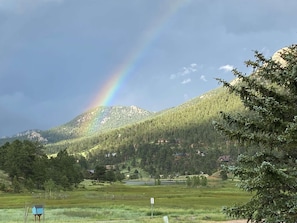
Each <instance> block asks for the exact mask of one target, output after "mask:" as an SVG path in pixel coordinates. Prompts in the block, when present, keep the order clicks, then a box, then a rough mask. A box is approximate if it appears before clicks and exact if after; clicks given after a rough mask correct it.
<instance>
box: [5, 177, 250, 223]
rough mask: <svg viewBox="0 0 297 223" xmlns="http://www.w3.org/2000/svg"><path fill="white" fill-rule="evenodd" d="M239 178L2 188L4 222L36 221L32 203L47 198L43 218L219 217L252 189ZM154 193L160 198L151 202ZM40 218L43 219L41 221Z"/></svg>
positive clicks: (171, 219) (186, 219)
mask: <svg viewBox="0 0 297 223" xmlns="http://www.w3.org/2000/svg"><path fill="white" fill-rule="evenodd" d="M235 184H236V182H234V181H231V180H228V181H221V180H218V179H212V180H211V179H210V180H209V181H208V185H207V186H206V187H196V188H189V187H187V186H186V185H185V184H184V183H181V182H175V183H173V184H172V185H162V182H161V185H158V186H155V185H153V186H148V185H139V186H133V185H125V184H120V183H115V184H96V185H94V184H92V182H91V181H84V182H83V183H82V184H81V185H80V187H79V188H78V189H75V190H73V191H60V192H52V193H51V195H50V196H49V194H45V193H44V192H43V191H35V192H30V193H29V192H28V193H22V194H11V193H1V194H0V200H1V202H0V216H1V218H0V222H5V223H16V222H34V216H33V214H32V209H31V208H32V206H33V205H34V204H42V205H43V206H44V214H43V215H42V216H41V220H40V222H48V223H54V222H55V223H57V222H113V223H116V222H152V223H156V222H164V219H163V218H164V217H165V216H167V217H168V219H169V222H170V223H172V222H214V221H225V220H229V219H227V218H226V216H225V215H224V214H222V212H221V209H222V207H223V206H228V205H232V204H234V203H242V202H245V201H247V200H248V199H249V198H250V195H249V194H247V193H245V192H243V191H241V190H239V189H238V188H237V187H236V186H235ZM151 198H154V204H153V205H152V204H151ZM37 222H38V221H37Z"/></svg>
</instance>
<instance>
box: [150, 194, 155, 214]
mask: <svg viewBox="0 0 297 223" xmlns="http://www.w3.org/2000/svg"><path fill="white" fill-rule="evenodd" d="M154 203H155V199H154V198H153V197H151V218H152V217H153V216H154Z"/></svg>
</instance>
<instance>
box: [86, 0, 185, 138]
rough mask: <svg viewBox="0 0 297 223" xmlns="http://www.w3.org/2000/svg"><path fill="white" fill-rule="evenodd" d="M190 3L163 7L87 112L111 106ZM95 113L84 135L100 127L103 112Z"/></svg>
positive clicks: (181, 1) (182, 0) (180, 0)
mask: <svg viewBox="0 0 297 223" xmlns="http://www.w3.org/2000/svg"><path fill="white" fill-rule="evenodd" d="M188 3H189V1H187V0H171V1H170V5H169V4H166V5H165V4H164V5H163V8H164V9H163V10H160V12H159V14H158V15H156V17H155V19H154V20H153V21H152V22H151V23H150V25H149V26H148V27H147V29H145V32H144V34H143V35H142V36H141V38H140V40H139V42H138V44H136V46H135V47H134V48H133V49H132V50H131V51H130V53H129V54H128V55H127V56H126V57H125V60H123V61H122V62H121V64H120V65H119V66H117V67H116V69H115V70H114V71H113V72H112V73H111V74H110V75H109V79H108V80H106V82H105V83H104V84H103V85H102V86H100V91H99V92H98V93H97V94H96V95H97V96H96V97H95V99H94V100H93V102H92V103H91V105H90V106H88V109H87V110H89V109H91V108H95V107H98V106H107V105H110V104H111V102H112V101H113V99H114V98H115V96H116V94H117V92H118V90H119V89H120V87H121V85H122V84H123V83H124V82H125V79H126V78H127V77H128V76H129V74H131V73H132V72H133V70H134V69H135V68H136V67H137V64H139V63H140V62H141V60H142V59H143V58H144V57H145V55H146V53H147V52H148V50H149V49H150V47H151V45H152V44H153V43H154V42H155V41H156V40H157V39H158V37H159V36H160V35H161V34H162V31H163V29H164V28H165V27H166V25H167V24H168V22H169V21H170V19H171V18H172V17H173V16H174V15H175V14H176V13H177V12H178V11H179V10H180V9H181V8H182V7H184V6H185V5H186V4H188ZM94 111H95V113H96V112H97V114H95V115H93V116H92V117H93V118H91V120H88V121H87V122H85V123H84V126H83V134H88V133H92V132H94V131H95V130H96V129H95V127H96V126H98V121H100V117H99V116H100V115H101V116H102V114H101V113H102V112H100V111H101V110H100V109H95V110H94ZM101 118H103V117H101Z"/></svg>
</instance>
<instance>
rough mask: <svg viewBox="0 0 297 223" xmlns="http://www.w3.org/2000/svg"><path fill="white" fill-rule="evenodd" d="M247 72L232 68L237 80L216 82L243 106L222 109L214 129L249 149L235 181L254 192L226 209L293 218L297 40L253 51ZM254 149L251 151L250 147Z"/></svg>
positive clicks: (241, 214) (256, 217) (259, 217)
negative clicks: (269, 51) (268, 53)
mask: <svg viewBox="0 0 297 223" xmlns="http://www.w3.org/2000/svg"><path fill="white" fill-rule="evenodd" d="M246 65H247V66H248V67H251V68H252V69H253V72H252V74H251V75H245V74H243V73H242V72H239V71H238V70H236V69H235V70H233V73H234V75H235V76H236V81H234V82H232V83H228V82H226V81H224V80H220V79H219V81H220V82H221V83H223V85H224V86H225V87H226V88H227V89H229V90H230V92H231V93H234V94H236V95H238V96H239V97H240V98H241V100H242V102H243V104H244V106H245V108H246V110H245V111H243V112H241V113H239V114H227V113H224V112H222V113H221V115H222V121H219V122H216V123H215V126H216V128H217V129H218V130H219V131H221V132H222V133H224V135H226V136H227V137H229V138H230V139H233V140H238V141H239V142H240V143H241V145H242V146H244V147H245V148H246V149H247V150H248V149H250V150H251V148H253V149H255V148H256V149H257V152H255V153H253V154H249V155H247V154H242V155H240V156H239V157H238V160H237V165H235V166H234V168H233V169H232V171H233V173H234V174H235V176H237V177H239V179H240V184H239V186H240V187H241V188H242V189H244V190H246V191H248V192H252V198H251V200H250V201H248V202H247V203H245V204H236V205H234V206H233V207H226V208H224V212H225V213H226V214H227V215H229V216H231V217H236V218H246V219H248V220H250V221H253V222H262V221H265V222H286V223H290V222H296V221H297V45H292V46H290V47H286V48H284V49H282V50H280V51H278V52H277V53H276V54H274V56H273V57H271V58H266V57H265V56H263V54H261V53H259V52H257V51H256V52H255V60H253V61H251V60H250V61H247V62H246ZM253 151H254V150H253Z"/></svg>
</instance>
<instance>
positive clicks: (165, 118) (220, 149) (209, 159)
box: [46, 88, 242, 174]
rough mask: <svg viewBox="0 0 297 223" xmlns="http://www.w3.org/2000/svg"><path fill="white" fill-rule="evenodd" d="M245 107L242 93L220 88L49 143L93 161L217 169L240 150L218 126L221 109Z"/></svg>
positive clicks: (165, 169)
mask: <svg viewBox="0 0 297 223" xmlns="http://www.w3.org/2000/svg"><path fill="white" fill-rule="evenodd" d="M241 108H242V105H241V102H240V100H239V99H238V98H236V97H235V96H233V95H230V94H229V93H227V92H226V90H225V89H223V88H218V89H215V90H213V91H210V92H208V93H207V94H204V95H202V96H200V97H197V98H195V99H193V100H191V101H189V102H187V103H185V104H182V105H181V106H178V107H176V108H172V109H169V110H167V111H164V112H161V113H159V114H158V115H155V116H154V117H152V118H149V119H147V120H145V121H141V122H138V123H136V124H133V125H128V126H126V127H122V128H117V129H115V130H112V131H108V132H104V133H100V134H97V135H94V136H89V137H85V138H80V139H74V140H65V141H61V142H58V143H55V144H48V145H47V146H46V151H47V153H49V154H50V153H56V152H58V151H60V150H62V149H67V151H68V152H69V153H71V154H79V155H83V156H86V158H87V159H88V160H89V163H90V166H91V167H92V166H93V167H94V166H96V165H97V164H98V163H100V164H102V165H110V164H113V165H115V164H126V163H129V164H131V165H132V166H135V167H137V166H138V167H141V168H143V169H145V170H146V171H148V172H149V173H151V174H155V173H157V172H162V173H167V174H169V173H173V172H185V171H187V172H193V173H197V172H201V171H202V172H208V173H211V172H212V171H214V170H215V169H216V168H217V159H218V157H219V156H221V155H225V154H227V155H233V156H236V155H237V154H238V152H239V151H238V150H237V149H235V147H234V145H233V144H231V143H230V142H229V141H226V140H225V138H223V137H222V136H220V135H219V134H218V133H217V132H216V131H215V130H214V127H213V125H212V122H213V120H216V119H217V118H218V117H219V116H218V114H219V112H220V111H227V112H238V111H239V110H240V109H241ZM111 154H113V155H111ZM202 159H203V160H202Z"/></svg>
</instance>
